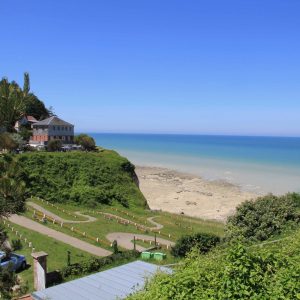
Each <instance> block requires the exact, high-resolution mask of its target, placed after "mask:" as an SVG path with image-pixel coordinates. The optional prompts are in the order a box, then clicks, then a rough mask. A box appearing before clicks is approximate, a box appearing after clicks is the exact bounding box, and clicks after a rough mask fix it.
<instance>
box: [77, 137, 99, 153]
mask: <svg viewBox="0 0 300 300" xmlns="http://www.w3.org/2000/svg"><path fill="white" fill-rule="evenodd" d="M74 142H75V143H76V144H78V145H80V146H81V147H82V148H83V149H84V150H86V151H93V150H95V149H96V143H95V140H94V139H93V138H92V137H91V136H89V135H87V134H79V135H77V136H75V138H74Z"/></svg>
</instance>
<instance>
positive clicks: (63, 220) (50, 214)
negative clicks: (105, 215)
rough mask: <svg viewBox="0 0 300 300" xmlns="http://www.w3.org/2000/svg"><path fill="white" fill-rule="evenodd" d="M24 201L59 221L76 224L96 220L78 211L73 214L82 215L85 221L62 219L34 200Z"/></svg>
mask: <svg viewBox="0 0 300 300" xmlns="http://www.w3.org/2000/svg"><path fill="white" fill-rule="evenodd" d="M26 203H27V204H28V205H29V206H31V207H32V208H34V209H36V210H38V211H40V212H42V213H44V214H46V215H47V216H49V217H51V218H53V219H55V220H57V221H59V222H63V223H70V224H71V223H73V224H76V223H89V222H95V221H97V219H96V218H94V217H91V216H88V215H84V214H82V213H80V212H79V211H77V212H75V214H76V215H78V216H80V217H84V218H86V219H87V220H85V221H77V220H76V221H75V220H66V219H63V218H61V217H59V216H58V215H56V214H54V213H52V212H51V211H49V210H47V209H45V208H44V207H42V206H40V205H38V204H36V203H34V202H31V201H28V202H26Z"/></svg>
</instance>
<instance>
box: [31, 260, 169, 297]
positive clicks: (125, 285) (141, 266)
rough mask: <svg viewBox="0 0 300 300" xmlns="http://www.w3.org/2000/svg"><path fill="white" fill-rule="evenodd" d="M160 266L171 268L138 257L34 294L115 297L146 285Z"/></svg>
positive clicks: (42, 295)
mask: <svg viewBox="0 0 300 300" xmlns="http://www.w3.org/2000/svg"><path fill="white" fill-rule="evenodd" d="M158 270H160V271H162V272H166V273H171V272H172V270H171V269H169V268H165V267H160V266H157V265H154V264H150V263H146V262H144V261H135V262H132V263H128V264H126V265H123V266H120V267H116V268H113V269H110V270H107V271H103V272H99V273H96V274H93V275H89V276H86V277H83V278H80V279H76V280H73V281H70V282H67V283H63V284H60V285H57V286H54V287H51V288H48V289H45V290H43V291H39V292H34V293H33V294H32V297H33V299H35V300H46V299H47V300H67V299H72V300H116V299H124V298H126V297H127V296H129V295H130V294H131V293H133V292H135V291H137V290H140V289H142V288H143V286H144V284H145V281H146V279H147V278H149V277H151V276H153V275H154V274H155V273H156V272H157V271H158Z"/></svg>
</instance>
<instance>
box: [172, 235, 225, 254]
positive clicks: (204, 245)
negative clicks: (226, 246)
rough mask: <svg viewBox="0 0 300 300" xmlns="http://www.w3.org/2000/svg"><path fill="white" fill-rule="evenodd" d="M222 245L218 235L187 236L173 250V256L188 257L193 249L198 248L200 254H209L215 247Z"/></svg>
mask: <svg viewBox="0 0 300 300" xmlns="http://www.w3.org/2000/svg"><path fill="white" fill-rule="evenodd" d="M218 243H220V238H219V237H218V236H217V235H214V234H209V233H196V234H194V235H186V236H183V237H182V238H180V239H179V240H178V241H177V242H176V244H175V246H174V247H172V249H171V254H172V255H173V256H175V257H184V256H186V255H187V254H188V253H189V252H190V251H191V250H192V248H193V247H196V248H197V249H198V250H199V251H200V253H203V254H204V253H207V252H209V251H210V250H211V249H212V248H213V247H215V246H216V245H217V244H218Z"/></svg>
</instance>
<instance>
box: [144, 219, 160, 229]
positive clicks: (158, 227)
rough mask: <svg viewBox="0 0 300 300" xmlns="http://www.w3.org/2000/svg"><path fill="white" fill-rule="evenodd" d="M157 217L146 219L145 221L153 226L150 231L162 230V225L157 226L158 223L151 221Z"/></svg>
mask: <svg viewBox="0 0 300 300" xmlns="http://www.w3.org/2000/svg"><path fill="white" fill-rule="evenodd" d="M157 217H158V216H155V217H150V218H147V220H148V222H149V223H151V224H152V225H155V227H152V229H162V228H164V225H162V224H159V223H157V222H155V221H153V219H154V218H157Z"/></svg>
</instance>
